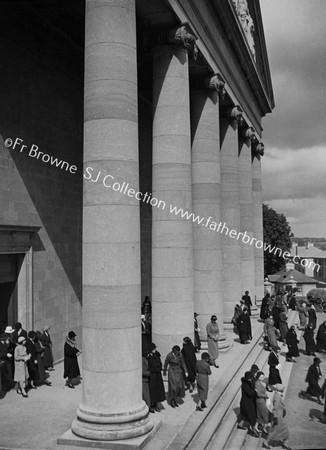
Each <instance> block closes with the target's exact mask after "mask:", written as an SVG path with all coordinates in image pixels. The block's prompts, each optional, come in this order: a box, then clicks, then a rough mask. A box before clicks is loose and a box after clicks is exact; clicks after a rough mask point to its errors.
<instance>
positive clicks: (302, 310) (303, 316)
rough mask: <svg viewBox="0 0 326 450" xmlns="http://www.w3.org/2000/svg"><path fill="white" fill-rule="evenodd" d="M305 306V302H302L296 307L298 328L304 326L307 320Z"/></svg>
mask: <svg viewBox="0 0 326 450" xmlns="http://www.w3.org/2000/svg"><path fill="white" fill-rule="evenodd" d="M306 306H307V305H306V303H302V305H301V306H298V307H297V311H298V313H299V320H300V328H301V329H302V330H304V329H305V328H306V326H307V322H308V312H307V308H306Z"/></svg>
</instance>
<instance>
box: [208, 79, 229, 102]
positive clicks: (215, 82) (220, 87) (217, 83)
mask: <svg viewBox="0 0 326 450" xmlns="http://www.w3.org/2000/svg"><path fill="white" fill-rule="evenodd" d="M204 87H205V88H207V89H212V90H214V91H216V92H218V94H219V96H220V98H221V99H223V98H224V97H225V94H226V91H225V89H224V87H225V81H224V80H223V78H222V76H221V74H219V73H214V75H211V76H209V77H205V78H204Z"/></svg>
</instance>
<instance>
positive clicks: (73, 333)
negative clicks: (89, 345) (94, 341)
mask: <svg viewBox="0 0 326 450" xmlns="http://www.w3.org/2000/svg"><path fill="white" fill-rule="evenodd" d="M76 336H77V334H76V333H75V332H74V331H69V333H68V338H69V339H73V338H74V337H76Z"/></svg>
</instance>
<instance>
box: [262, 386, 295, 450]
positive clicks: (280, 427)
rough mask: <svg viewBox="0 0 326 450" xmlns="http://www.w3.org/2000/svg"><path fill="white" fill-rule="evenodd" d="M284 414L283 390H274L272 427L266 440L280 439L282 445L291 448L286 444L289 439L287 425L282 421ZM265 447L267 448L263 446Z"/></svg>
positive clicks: (287, 449)
mask: <svg viewBox="0 0 326 450" xmlns="http://www.w3.org/2000/svg"><path fill="white" fill-rule="evenodd" d="M285 416H286V409H285V405H284V402H283V391H276V392H275V393H274V397H273V422H272V428H271V430H270V432H269V435H268V442H271V441H282V447H283V448H285V449H286V450H291V447H289V446H288V440H289V436H290V433H289V427H288V426H287V424H286V423H285V422H284V417H285ZM265 448H269V446H268V445H267V447H266V446H265Z"/></svg>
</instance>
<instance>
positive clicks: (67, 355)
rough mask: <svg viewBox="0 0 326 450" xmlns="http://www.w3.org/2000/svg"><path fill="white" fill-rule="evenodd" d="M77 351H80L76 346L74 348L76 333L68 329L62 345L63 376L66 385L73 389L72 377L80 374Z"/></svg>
mask: <svg viewBox="0 0 326 450" xmlns="http://www.w3.org/2000/svg"><path fill="white" fill-rule="evenodd" d="M79 353H80V352H79V350H78V348H76V333H75V332H74V331H69V333H68V336H67V337H66V342H65V346H64V372H63V378H66V379H67V380H66V386H68V387H69V388H71V389H75V386H74V385H73V384H72V379H73V378H77V377H79V376H80V370H79V365H78V359H77V356H78V355H79Z"/></svg>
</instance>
